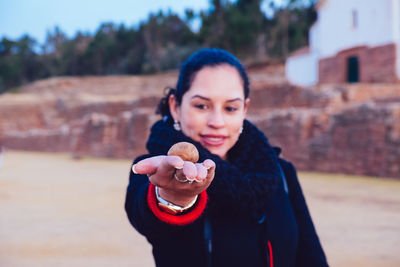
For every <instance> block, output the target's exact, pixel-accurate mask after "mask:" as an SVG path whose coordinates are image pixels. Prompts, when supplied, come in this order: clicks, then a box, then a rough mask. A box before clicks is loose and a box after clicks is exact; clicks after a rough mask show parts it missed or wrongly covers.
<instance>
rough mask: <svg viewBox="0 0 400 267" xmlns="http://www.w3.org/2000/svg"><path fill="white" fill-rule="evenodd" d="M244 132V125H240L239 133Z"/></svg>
mask: <svg viewBox="0 0 400 267" xmlns="http://www.w3.org/2000/svg"><path fill="white" fill-rule="evenodd" d="M242 133H243V126H242V127H240V129H239V134H242Z"/></svg>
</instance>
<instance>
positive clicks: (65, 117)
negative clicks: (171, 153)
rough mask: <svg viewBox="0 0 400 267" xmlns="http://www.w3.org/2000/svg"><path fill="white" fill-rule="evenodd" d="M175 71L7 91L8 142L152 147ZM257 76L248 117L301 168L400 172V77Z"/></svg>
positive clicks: (107, 151) (129, 150) (127, 151)
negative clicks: (305, 81)
mask: <svg viewBox="0 0 400 267" xmlns="http://www.w3.org/2000/svg"><path fill="white" fill-rule="evenodd" d="M176 75H177V73H176V72H172V73H166V74H159V75H156V76H143V77H140V76H136V77H132V76H122V77H121V76H113V77H84V78H52V79H48V80H44V81H39V82H35V83H33V84H31V85H28V86H26V87H24V88H22V89H21V92H20V93H18V94H4V95H2V96H0V114H1V116H0V140H1V141H0V142H2V143H3V144H4V146H5V147H6V148H8V149H17V150H32V151H48V152H68V153H71V154H72V155H73V157H74V158H77V159H79V158H81V157H86V156H91V157H109V158H129V159H133V158H134V157H136V156H138V155H140V154H142V153H145V152H146V150H145V142H146V139H147V136H148V134H149V129H150V127H151V125H152V124H153V123H154V122H155V121H156V120H158V119H159V116H158V115H156V114H155V113H154V110H155V107H156V105H157V103H158V101H159V99H160V97H161V96H162V92H163V91H162V89H163V88H164V87H165V86H166V85H170V86H171V85H172V86H173V85H174V83H175V81H176ZM263 77H264V76H262V75H260V72H257V71H250V78H251V80H252V81H253V83H252V89H251V95H250V98H251V107H250V110H249V114H248V119H249V120H250V121H252V122H254V123H255V124H256V125H257V126H258V127H260V129H261V130H263V132H264V133H265V134H266V135H267V137H268V139H269V141H270V143H271V144H272V145H274V146H279V147H281V148H282V151H283V154H282V155H283V157H284V158H286V159H288V160H290V161H292V162H293V163H294V164H295V165H296V167H297V168H298V169H299V170H305V171H320V172H331V173H345V174H359V175H370V176H377V177H395V178H400V84H324V85H318V86H315V87H311V88H302V87H296V86H293V85H289V84H288V83H287V82H285V81H284V80H283V79H281V80H278V81H277V80H276V78H274V80H273V81H271V80H268V78H263Z"/></svg>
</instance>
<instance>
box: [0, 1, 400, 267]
mask: <svg viewBox="0 0 400 267" xmlns="http://www.w3.org/2000/svg"><path fill="white" fill-rule="evenodd" d="M0 39H1V41H0V200H1V201H0V209H1V210H2V213H1V215H0V240H1V241H0V266H52V265H56V266H64V265H65V266H71V265H74V266H93V265H96V266H111V265H112V266H115V265H116V266H154V263H153V260H152V256H151V248H150V246H149V245H148V244H147V242H146V240H145V239H144V238H143V237H141V236H140V235H139V234H137V233H136V232H135V230H134V229H133V228H132V227H131V226H130V225H129V222H128V220H127V218H126V216H125V214H124V210H123V202H124V194H125V187H126V185H127V182H128V174H129V170H130V164H131V161H132V159H133V158H135V157H136V156H138V155H140V154H142V153H145V151H146V150H145V142H146V140H147V136H148V134H149V129H150V127H151V125H152V124H153V123H154V122H155V121H156V120H158V119H159V117H158V115H156V114H155V107H156V105H157V103H158V101H159V99H160V98H161V97H162V95H163V93H164V88H165V87H167V86H170V87H174V86H175V84H176V80H177V75H178V70H179V67H180V65H181V64H182V62H183V61H184V60H185V59H186V58H187V57H188V56H189V55H190V54H191V53H193V52H194V51H196V50H198V49H200V48H204V47H219V48H223V49H226V50H228V51H230V52H232V53H233V54H235V55H236V56H237V57H238V58H239V59H240V60H241V61H242V62H243V64H244V65H245V66H246V68H247V70H248V73H249V76H250V81H251V94H250V98H251V106H250V110H249V114H248V119H249V120H251V121H252V122H254V123H256V124H257V126H258V127H259V128H260V129H261V130H263V132H264V133H265V134H266V135H267V137H268V138H269V141H270V143H271V144H273V145H275V146H280V147H281V148H282V149H283V157H284V158H286V159H288V160H290V161H292V162H293V163H294V164H295V166H296V167H297V169H298V170H299V171H300V180H301V183H302V185H303V190H304V193H305V195H306V198H307V200H308V203H309V206H310V210H311V214H312V215H313V219H314V223H315V224H316V227H317V230H318V233H319V235H320V238H321V242H322V244H323V246H324V248H325V251H326V254H327V256H328V261H329V262H330V264H331V265H332V266H400V255H399V254H398V252H397V250H396V248H398V247H399V246H400V180H399V178H400V0H381V1H374V0H364V1H358V0H319V1H317V0H236V1H234V0H230V1H228V0H210V1H207V0H198V1H196V0H191V1H178V0H170V1H161V0H159V1H145V2H140V1H128V0H114V1H111V2H110V1H91V0H90V1H89V0H88V1H84V2H82V1H72V0H70V1H58V2H54V1H46V0H38V1H24V0H15V1H11V0H3V1H0Z"/></svg>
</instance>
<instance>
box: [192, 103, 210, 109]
mask: <svg viewBox="0 0 400 267" xmlns="http://www.w3.org/2000/svg"><path fill="white" fill-rule="evenodd" d="M194 107H195V108H197V109H201V110H205V109H207V108H208V106H207V105H206V104H196V105H194Z"/></svg>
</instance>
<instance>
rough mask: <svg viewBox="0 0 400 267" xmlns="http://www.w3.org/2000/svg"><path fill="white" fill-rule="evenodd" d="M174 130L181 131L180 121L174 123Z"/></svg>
mask: <svg viewBox="0 0 400 267" xmlns="http://www.w3.org/2000/svg"><path fill="white" fill-rule="evenodd" d="M174 129H175V130H177V131H180V130H181V125H180V124H179V121H174Z"/></svg>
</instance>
